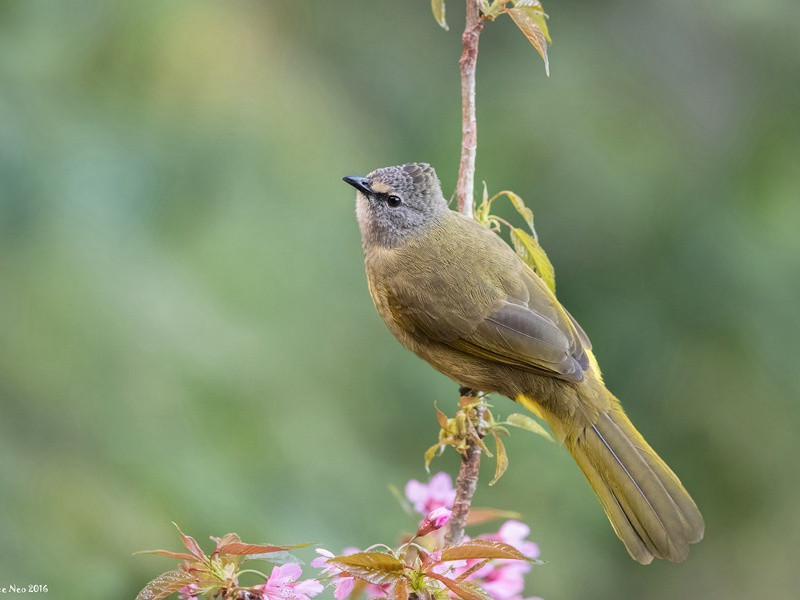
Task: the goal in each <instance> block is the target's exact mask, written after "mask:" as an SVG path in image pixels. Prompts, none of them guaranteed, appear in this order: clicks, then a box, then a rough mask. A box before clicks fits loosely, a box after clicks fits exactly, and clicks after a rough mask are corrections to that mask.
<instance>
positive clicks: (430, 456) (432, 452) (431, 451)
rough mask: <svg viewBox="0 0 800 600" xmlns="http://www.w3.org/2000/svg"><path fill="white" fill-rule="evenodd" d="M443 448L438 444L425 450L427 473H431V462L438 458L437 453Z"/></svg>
mask: <svg viewBox="0 0 800 600" xmlns="http://www.w3.org/2000/svg"><path fill="white" fill-rule="evenodd" d="M440 447H441V444H439V443H438V442H437V443H436V444H434V445H433V446H431V447H430V448H428V449H427V450H425V471H427V472H428V473H430V472H431V461H432V460H433V458H434V457H435V456H436V451H437V450H438V449H439V448H440Z"/></svg>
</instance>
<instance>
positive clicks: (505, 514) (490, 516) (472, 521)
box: [467, 508, 520, 525]
mask: <svg viewBox="0 0 800 600" xmlns="http://www.w3.org/2000/svg"><path fill="white" fill-rule="evenodd" d="M519 517H520V514H519V513H517V512H513V511H510V510H499V509H497V508H470V509H469V513H468V514H467V525H480V524H482V523H488V522H489V521H494V520H495V519H519Z"/></svg>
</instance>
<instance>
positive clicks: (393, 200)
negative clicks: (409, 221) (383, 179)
mask: <svg viewBox="0 0 800 600" xmlns="http://www.w3.org/2000/svg"><path fill="white" fill-rule="evenodd" d="M402 202H403V201H402V200H400V198H399V197H398V196H389V197H387V198H386V204H388V205H389V206H391V207H392V208H394V207H396V206H400V204H401V203H402Z"/></svg>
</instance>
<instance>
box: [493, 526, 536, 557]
mask: <svg viewBox="0 0 800 600" xmlns="http://www.w3.org/2000/svg"><path fill="white" fill-rule="evenodd" d="M530 532H531V528H530V527H528V526H527V525H525V523H520V522H519V521H514V520H511V521H506V522H505V523H503V525H502V526H501V527H500V530H499V531H498V532H497V533H493V534H491V535H487V536H484V537H486V538H487V539H489V540H495V541H498V542H505V543H506V544H509V545H511V546H514V548H516V549H517V550H519V551H520V552H522V553H523V554H524V555H525V556H528V557H530V558H538V557H539V546H538V545H537V544H536V543H534V542H529V541H528V540H526V539H525V538H526V537H528V534H530Z"/></svg>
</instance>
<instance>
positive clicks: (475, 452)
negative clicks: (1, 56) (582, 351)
mask: <svg viewBox="0 0 800 600" xmlns="http://www.w3.org/2000/svg"><path fill="white" fill-rule="evenodd" d="M470 400H473V401H474V400H475V399H474V398H470ZM485 411H486V402H485V401H484V400H483V399H481V400H480V402H479V403H478V405H477V406H476V407H475V413H476V415H477V422H478V424H477V430H478V435H479V436H481V437H483V434H484V431H483V426H482V422H483V414H484V412H485ZM468 444H469V445H468V446H467V451H466V452H465V453H464V454H463V455H462V456H461V468H460V469H459V471H458V479H456V499H455V502H453V513H452V515H451V516H450V522H449V523H448V524H447V531H446V532H445V536H444V543H445V546H453V545H455V544H458V543H459V542H461V538H463V537H464V528H465V527H466V525H467V517H468V516H469V509H470V506H471V505H472V495H473V494H474V493H475V488H476V487H477V486H478V474H479V472H480V468H481V446H480V444H479V443H478V442H477V440H472V439H470V440H469V442H468Z"/></svg>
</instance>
